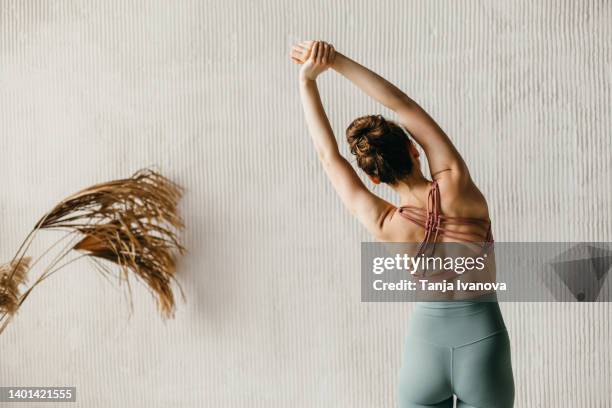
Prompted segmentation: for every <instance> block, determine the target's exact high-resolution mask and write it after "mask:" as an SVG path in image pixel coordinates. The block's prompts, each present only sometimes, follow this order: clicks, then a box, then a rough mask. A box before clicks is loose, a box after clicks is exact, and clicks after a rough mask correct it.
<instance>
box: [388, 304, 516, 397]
mask: <svg viewBox="0 0 612 408" xmlns="http://www.w3.org/2000/svg"><path fill="white" fill-rule="evenodd" d="M479 299H481V300H483V301H451V302H417V304H416V306H415V309H414V311H413V313H412V316H411V317H410V321H409V324H408V335H407V337H406V342H405V345H404V353H403V362H402V368H401V370H400V375H399V387H398V400H399V406H400V408H416V407H439V408H447V407H453V396H455V397H456V398H457V408H489V407H500V408H507V407H512V406H513V404H514V377H513V374H512V363H511V359H510V340H509V338H508V332H507V331H506V326H505V324H504V320H503V318H502V314H501V311H500V309H499V304H498V303H497V299H496V298H495V294H490V295H485V296H483V297H481V298H479Z"/></svg>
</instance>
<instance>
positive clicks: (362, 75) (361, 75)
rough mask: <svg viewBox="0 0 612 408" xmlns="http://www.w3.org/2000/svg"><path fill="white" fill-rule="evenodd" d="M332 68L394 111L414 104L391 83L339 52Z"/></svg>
mask: <svg viewBox="0 0 612 408" xmlns="http://www.w3.org/2000/svg"><path fill="white" fill-rule="evenodd" d="M332 68H333V69H334V70H335V71H336V72H338V73H339V74H341V75H342V76H344V77H346V78H347V79H348V80H350V81H351V82H353V83H354V84H355V85H357V87H359V88H360V89H361V90H362V91H363V92H365V93H366V94H367V95H369V96H370V97H372V98H374V99H375V100H377V101H378V102H379V103H381V104H382V105H384V106H386V107H387V108H389V109H391V110H393V111H395V110H397V109H398V108H399V107H400V106H405V104H406V103H411V102H412V100H411V99H410V98H409V97H408V96H407V95H406V94H405V93H404V92H402V91H401V90H400V89H399V88H398V87H396V86H395V85H393V84H392V83H391V82H389V81H387V80H386V79H385V78H383V77H381V76H380V75H378V74H377V73H375V72H374V71H371V70H370V69H368V68H366V67H364V66H363V65H361V64H359V63H358V62H356V61H353V60H352V59H350V58H349V57H347V56H345V55H343V54H341V53H339V52H336V59H335V61H334V63H333V65H332Z"/></svg>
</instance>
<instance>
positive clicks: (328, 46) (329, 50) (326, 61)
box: [323, 44, 332, 64]
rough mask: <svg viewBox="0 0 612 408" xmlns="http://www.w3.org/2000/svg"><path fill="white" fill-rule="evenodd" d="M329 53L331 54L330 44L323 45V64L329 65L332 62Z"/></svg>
mask: <svg viewBox="0 0 612 408" xmlns="http://www.w3.org/2000/svg"><path fill="white" fill-rule="evenodd" d="M331 53H332V46H331V44H325V57H324V58H323V59H324V60H325V64H331V62H332V60H331Z"/></svg>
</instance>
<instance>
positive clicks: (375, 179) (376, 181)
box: [368, 174, 380, 184]
mask: <svg viewBox="0 0 612 408" xmlns="http://www.w3.org/2000/svg"><path fill="white" fill-rule="evenodd" d="M368 177H369V178H370V180H372V183H374V184H380V179H379V178H378V177H376V176H370V175H369V174H368Z"/></svg>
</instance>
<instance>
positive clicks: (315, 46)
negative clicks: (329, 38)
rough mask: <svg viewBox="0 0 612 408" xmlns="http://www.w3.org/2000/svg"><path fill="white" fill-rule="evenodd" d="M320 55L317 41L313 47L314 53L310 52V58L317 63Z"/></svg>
mask: <svg viewBox="0 0 612 408" xmlns="http://www.w3.org/2000/svg"><path fill="white" fill-rule="evenodd" d="M318 54H319V42H318V41H315V43H314V45H313V46H312V51H311V52H310V58H312V60H313V61H314V62H317V55H318Z"/></svg>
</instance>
